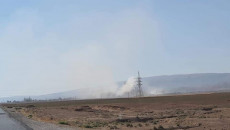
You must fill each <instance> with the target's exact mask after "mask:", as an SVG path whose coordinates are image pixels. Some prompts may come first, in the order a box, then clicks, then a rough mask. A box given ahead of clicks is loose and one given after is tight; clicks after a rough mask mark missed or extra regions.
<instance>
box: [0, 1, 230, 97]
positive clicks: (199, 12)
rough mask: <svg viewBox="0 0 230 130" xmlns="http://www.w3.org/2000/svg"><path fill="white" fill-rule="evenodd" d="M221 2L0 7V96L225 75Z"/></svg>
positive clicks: (229, 62) (225, 21)
mask: <svg viewBox="0 0 230 130" xmlns="http://www.w3.org/2000/svg"><path fill="white" fill-rule="evenodd" d="M229 5H230V2H229V1H228V0H222V1H215V0H213V1H212V0H204V1H199V0H193V1H181V0H174V1H171V0H168V1H161V0H158V1H155V0H125V1H123V0H94V1H92V0H84V1H83V0H81V1H80V0H40V1H33V0H22V1H1V2H0V89H1V91H0V97H4V96H13V95H31V94H33V95H39V94H46V93H53V92H61V91H66V90H72V89H77V88H87V87H88V88H93V87H102V89H110V90H114V89H116V86H115V84H114V83H115V82H116V81H121V80H126V79H128V78H129V77H131V76H135V75H136V74H137V71H138V70H140V72H141V75H142V76H154V75H165V74H185V73H206V72H221V73H223V72H230V67H229V66H230V57H229V55H230V51H229V49H230V44H229V41H230V37H229V35H230V25H229V23H230V16H229V14H230V8H229Z"/></svg>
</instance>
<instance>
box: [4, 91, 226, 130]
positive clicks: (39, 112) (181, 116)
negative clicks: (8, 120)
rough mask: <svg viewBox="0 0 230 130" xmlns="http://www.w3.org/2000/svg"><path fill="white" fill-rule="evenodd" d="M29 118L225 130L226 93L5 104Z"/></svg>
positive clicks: (104, 125)
mask: <svg viewBox="0 0 230 130" xmlns="http://www.w3.org/2000/svg"><path fill="white" fill-rule="evenodd" d="M4 107H5V108H7V109H11V110H12V111H15V112H20V113H22V114H23V115H24V116H27V117H28V118H31V119H33V120H38V121H44V122H50V123H55V124H58V125H69V126H74V127H80V128H94V129H131V128H132V129H148V130H149V129H152V130H177V129H191V130H192V129H193V130H203V129H207V130H215V129H216V130H222V129H223V130H229V129H230V93H213V94H197V95H181V96H163V97H145V98H130V99H128V98H124V99H100V100H78V101H61V102H44V103H24V104H5V105H4Z"/></svg>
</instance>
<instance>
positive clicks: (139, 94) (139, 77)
mask: <svg viewBox="0 0 230 130" xmlns="http://www.w3.org/2000/svg"><path fill="white" fill-rule="evenodd" d="M137 96H138V97H143V96H144V94H143V90H142V81H141V76H140V73H139V71H138V77H137Z"/></svg>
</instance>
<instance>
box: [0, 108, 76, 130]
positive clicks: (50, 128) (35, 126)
mask: <svg viewBox="0 0 230 130" xmlns="http://www.w3.org/2000/svg"><path fill="white" fill-rule="evenodd" d="M1 108H2V109H3V110H4V111H5V112H7V113H8V115H9V116H10V117H11V118H14V119H15V120H17V121H18V122H20V123H21V125H22V126H24V127H25V128H26V129H27V130H77V128H71V127H69V126H59V125H55V124H51V123H46V122H39V121H35V120H31V119H28V118H26V117H24V116H23V115H22V114H21V113H18V112H16V111H13V110H11V109H8V108H5V107H1Z"/></svg>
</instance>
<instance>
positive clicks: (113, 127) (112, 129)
mask: <svg viewBox="0 0 230 130" xmlns="http://www.w3.org/2000/svg"><path fill="white" fill-rule="evenodd" d="M109 128H110V129H111V130H114V129H118V127H117V126H109Z"/></svg>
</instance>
